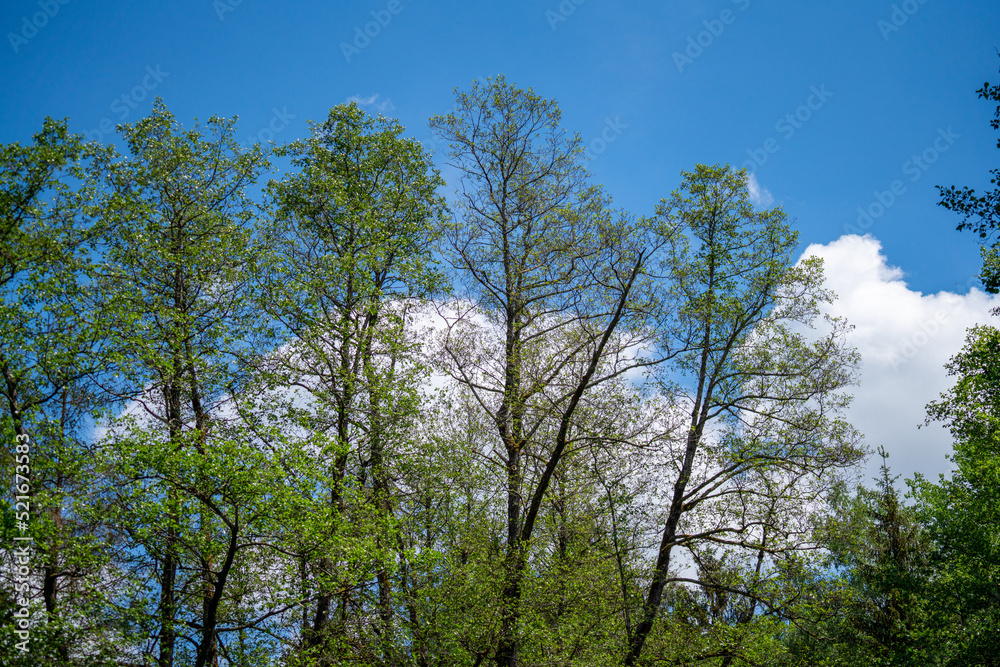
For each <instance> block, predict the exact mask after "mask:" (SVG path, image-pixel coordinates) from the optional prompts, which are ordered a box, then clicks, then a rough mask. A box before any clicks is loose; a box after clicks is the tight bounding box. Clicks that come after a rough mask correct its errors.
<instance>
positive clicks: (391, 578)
mask: <svg viewBox="0 0 1000 667" xmlns="http://www.w3.org/2000/svg"><path fill="white" fill-rule="evenodd" d="M311 131H312V134H311V136H310V137H309V138H308V139H304V140H301V141H296V142H293V143H291V144H289V145H288V146H285V147H282V148H279V149H278V150H277V151H276V153H277V154H278V155H279V156H281V157H290V158H291V159H292V165H293V166H294V167H295V168H296V171H293V172H292V173H291V174H289V175H288V176H286V177H285V178H284V179H283V180H281V181H280V182H272V183H271V185H270V198H271V202H272V204H273V208H274V212H275V216H274V222H273V224H272V225H271V226H270V227H269V230H268V245H269V246H270V247H271V248H272V254H271V255H270V258H269V262H268V263H269V271H268V273H267V274H266V275H264V276H262V277H261V281H262V282H263V283H265V285H264V287H265V294H266V295H267V296H266V300H265V301H264V302H263V307H264V309H265V310H266V311H267V312H268V313H269V314H270V315H271V317H273V318H274V319H275V321H276V323H277V324H278V325H279V326H280V329H281V332H282V335H283V336H284V337H285V339H286V340H287V343H286V345H284V346H283V347H282V348H281V349H280V350H277V351H275V352H274V353H273V354H270V355H269V356H268V361H267V366H268V373H269V375H270V377H271V382H272V386H274V387H275V388H281V387H289V386H291V387H296V388H298V389H299V390H301V393H302V394H303V396H304V397H307V399H306V401H303V400H301V399H299V398H291V399H289V397H288V396H287V395H286V396H285V397H284V399H283V400H284V401H285V402H286V404H287V406H288V408H287V415H286V419H287V422H286V423H289V422H290V423H291V424H294V425H295V427H296V429H297V431H296V435H295V436H294V439H295V440H298V441H299V442H301V441H303V440H305V441H307V442H313V443H318V442H322V443H323V445H322V446H321V449H320V451H319V453H318V454H317V455H314V456H311V457H309V456H306V457H303V458H301V459H299V463H300V464H301V463H305V464H306V465H307V466H308V469H307V470H294V469H289V471H288V472H289V474H290V475H300V476H302V475H304V476H305V479H308V480H311V481H312V482H313V483H314V484H313V490H312V491H310V490H308V489H304V491H305V493H306V494H307V496H308V497H309V501H308V502H307V503H306V505H305V506H307V507H312V508H314V512H307V513H303V515H302V518H301V521H302V522H303V523H304V524H305V525H304V526H303V530H302V534H304V535H309V536H310V538H311V539H309V540H306V541H304V542H302V543H300V544H299V545H298V546H297V547H296V549H297V558H300V559H301V561H302V565H303V567H304V569H305V572H306V576H305V578H304V586H305V587H306V588H307V589H308V592H310V593H311V594H313V595H314V597H315V606H314V608H313V610H312V619H311V621H310V622H309V624H308V626H309V627H305V628H303V635H304V640H305V641H304V649H303V653H302V655H301V656H300V657H302V659H303V660H307V661H308V660H315V662H313V663H310V664H328V663H331V662H334V661H335V660H336V659H338V657H344V656H345V655H347V654H349V653H352V652H355V651H360V652H362V653H364V652H365V651H371V652H372V653H373V654H374V655H377V656H378V657H379V659H381V660H383V661H384V662H385V663H386V664H398V661H399V659H400V656H399V655H397V654H398V653H400V652H401V651H402V647H403V645H404V644H405V642H406V641H407V639H404V638H402V637H400V636H398V626H399V619H398V618H397V616H398V613H399V612H398V609H399V601H398V598H399V596H400V594H405V591H401V590H400V589H399V587H400V586H403V587H406V586H408V585H409V582H407V581H405V580H403V581H399V580H398V576H399V573H397V572H396V569H395V563H396V562H397V556H398V558H400V559H405V558H406V555H405V554H397V551H398V549H397V545H398V544H399V543H400V542H401V541H402V537H401V535H400V534H399V532H398V531H399V527H398V526H397V524H396V522H397V518H396V513H397V507H396V505H397V503H398V502H400V500H399V499H398V498H397V497H396V496H397V492H396V489H395V488H394V483H395V482H396V481H398V480H399V477H400V476H399V475H398V474H396V473H397V472H398V471H399V466H398V462H401V461H402V460H405V459H406V458H407V457H408V455H409V451H408V449H409V447H411V446H412V443H413V442H414V441H415V437H414V435H413V434H412V432H411V429H412V428H413V425H414V420H415V418H416V416H417V414H418V412H419V401H420V396H419V394H418V393H417V387H418V386H419V384H420V383H421V382H422V378H423V375H424V374H425V372H424V368H423V365H422V364H420V363H419V362H418V359H417V352H418V351H419V349H418V345H417V344H416V342H415V341H414V340H413V338H412V333H411V331H412V323H413V317H414V309H415V307H416V306H417V305H418V304H419V302H420V300H421V299H422V298H424V297H426V296H428V295H430V294H433V293H436V292H438V291H440V290H441V289H442V288H443V286H444V282H443V276H442V274H441V272H440V271H439V270H437V268H436V267H435V265H434V262H433V259H432V256H431V244H432V242H433V239H434V236H435V233H436V230H437V229H438V228H439V227H440V224H441V220H442V218H443V216H444V203H443V200H442V199H441V198H440V197H439V196H438V195H437V194H436V189H437V188H438V187H439V186H440V185H442V184H443V183H442V181H441V179H440V176H439V175H438V173H437V171H436V170H435V169H434V168H433V167H432V165H431V162H430V159H429V157H428V155H427V154H426V153H425V152H424V150H423V148H422V147H421V145H420V144H419V143H418V142H417V141H415V140H413V139H406V138H404V137H402V136H401V135H402V132H403V128H402V127H401V126H400V125H399V124H398V123H397V122H395V121H390V120H388V119H385V118H382V117H381V116H380V117H379V118H371V117H369V116H368V115H367V114H366V113H365V112H363V111H362V110H361V109H359V108H358V106H357V105H356V104H354V103H352V104H350V105H340V106H337V107H334V108H333V109H331V110H330V113H329V116H328V118H327V119H326V121H324V122H323V123H317V124H312V126H311ZM279 400H282V399H279ZM288 446H292V447H295V446H297V445H296V444H295V443H294V442H292V443H286V444H284V445H282V447H288ZM310 471H312V472H310ZM305 486H306V487H308V483H307V484H306V485H305ZM316 489H323V491H322V493H323V494H325V498H323V497H317V496H316V494H315V493H314V491H315V490H316ZM299 511H301V508H299ZM404 562H405V560H404ZM372 578H373V579H374V586H371V583H372V582H371V579H372ZM372 590H375V591H376V594H375V599H374V600H371V599H370V597H369V595H370V591H372ZM338 591H339V593H338ZM368 613H372V614H373V615H374V616H375V617H376V618H377V619H378V620H377V621H376V622H375V623H374V624H373V625H374V628H375V630H374V635H375V636H374V637H372V636H370V634H371V630H369V627H370V626H369V624H368V618H367V614H368ZM411 620H412V619H411ZM353 624H356V625H354V627H355V628H356V630H355V629H351V628H349V626H351V625H353ZM355 632H356V633H357V635H359V636H360V637H363V639H360V641H358V642H357V644H360V645H361V648H359V647H358V646H357V645H353V646H352V645H350V644H351V640H349V637H348V636H349V635H352V634H354V633H355Z"/></svg>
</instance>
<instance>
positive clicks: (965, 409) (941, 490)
mask: <svg viewBox="0 0 1000 667" xmlns="http://www.w3.org/2000/svg"><path fill="white" fill-rule="evenodd" d="M947 369H948V373H949V375H952V376H955V377H956V382H955V385H954V387H953V388H952V389H950V390H949V391H947V392H945V393H944V394H942V395H941V398H940V399H939V400H937V401H934V402H932V403H930V404H929V405H928V406H927V414H928V421H930V420H935V421H941V422H943V423H945V424H946V425H947V426H948V428H949V429H950V431H951V434H952V437H953V439H954V444H953V447H954V454H953V455H952V457H951V459H952V462H953V463H954V465H955V468H956V469H955V471H954V472H953V473H952V475H951V479H947V478H945V477H944V476H943V475H942V476H941V478H940V480H939V481H938V483H937V484H932V483H930V482H928V481H926V480H924V479H922V478H921V477H919V476H918V477H917V479H916V482H915V484H914V486H915V487H916V490H917V491H918V492H919V493H920V498H921V500H922V502H923V506H924V512H923V518H924V520H925V521H927V522H928V525H929V529H930V535H931V537H932V538H933V540H934V541H935V543H936V545H937V549H936V553H935V558H934V561H933V565H934V573H933V584H932V593H933V594H934V598H935V608H936V610H937V611H938V612H939V613H938V614H937V615H936V619H935V625H936V626H937V628H938V632H937V633H936V635H932V637H933V638H934V641H936V642H937V643H939V644H940V645H941V646H945V647H948V651H947V652H946V656H947V660H945V661H944V664H948V665H989V664H995V660H996V646H997V645H996V637H997V633H998V632H1000V596H998V594H997V591H998V590H1000V588H998V586H1000V547H998V545H1000V330H998V329H997V328H996V327H990V326H977V327H973V328H972V329H970V330H969V332H968V335H967V337H966V342H965V347H963V349H962V351H961V352H959V353H958V354H957V355H955V356H954V357H952V359H951V361H950V363H949V364H948V365H947Z"/></svg>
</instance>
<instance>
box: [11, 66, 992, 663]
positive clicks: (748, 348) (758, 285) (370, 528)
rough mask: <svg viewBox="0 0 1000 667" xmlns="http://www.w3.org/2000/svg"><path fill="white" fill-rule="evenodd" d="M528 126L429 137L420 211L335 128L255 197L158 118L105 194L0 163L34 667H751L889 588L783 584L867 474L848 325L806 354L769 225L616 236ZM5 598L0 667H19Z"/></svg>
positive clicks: (503, 105)
mask: <svg viewBox="0 0 1000 667" xmlns="http://www.w3.org/2000/svg"><path fill="white" fill-rule="evenodd" d="M560 123H561V116H560V112H559V108H558V105H557V104H556V103H555V102H554V101H552V100H546V99H544V98H542V97H540V96H538V95H536V94H535V93H534V92H533V91H531V90H530V89H529V90H524V89H521V88H518V87H517V86H514V85H511V84H508V83H507V82H506V81H505V80H504V79H503V78H502V77H499V78H497V79H494V80H490V81H487V82H486V83H476V84H474V86H473V87H472V88H471V89H470V90H469V91H467V92H463V93H459V94H458V99H457V105H456V110H455V111H454V112H453V113H451V114H448V115H445V116H440V117H435V118H434V119H432V121H431V124H432V127H433V129H434V130H435V131H436V132H437V133H438V134H439V135H440V136H442V137H443V138H444V139H446V140H448V141H449V142H450V151H449V155H450V159H451V166H452V167H454V168H455V169H456V170H457V172H458V174H459V176H460V178H461V182H460V183H458V185H459V187H460V188H461V189H460V192H459V195H458V198H457V199H458V201H457V202H456V204H455V206H454V210H453V211H448V210H447V209H446V206H445V202H444V199H443V198H442V197H441V195H440V194H439V191H440V188H441V187H442V186H443V185H444V183H443V181H442V179H441V177H440V175H439V173H438V172H437V170H436V169H435V168H434V165H433V163H432V161H431V158H430V156H429V155H428V154H427V153H426V152H425V151H424V150H423V148H422V147H421V146H420V144H419V143H418V142H416V141H415V140H413V139H409V138H407V137H405V136H404V133H403V128H402V127H401V126H400V125H399V124H398V123H396V122H395V121H392V120H389V119H385V118H382V117H378V118H372V117H369V116H368V115H367V114H365V113H364V112H363V111H362V110H361V109H359V108H358V106H357V105H355V104H351V105H341V106H337V107H334V108H333V109H331V110H330V113H329V116H328V117H327V118H326V119H325V120H324V121H323V122H321V123H313V124H311V128H310V129H311V131H310V136H308V137H306V138H304V139H301V140H298V141H294V142H292V143H290V144H288V145H286V146H279V147H277V148H275V149H274V153H275V154H276V155H278V156H279V157H281V158H287V159H288V160H289V161H290V164H291V167H292V168H291V170H290V171H289V173H287V174H285V175H284V176H283V177H282V178H280V179H275V180H271V181H270V182H269V183H268V184H267V185H266V186H264V187H262V186H261V181H262V179H264V178H266V177H267V176H269V169H270V165H269V163H268V158H267V156H266V155H265V153H264V151H263V150H262V149H261V148H260V147H259V146H253V147H250V148H243V147H240V146H239V145H238V144H237V143H236V141H235V140H234V136H235V121H233V120H227V119H221V118H211V119H209V121H208V122H207V123H206V124H204V125H195V127H194V128H193V129H185V128H183V127H182V126H181V125H180V124H179V123H178V122H177V121H176V119H175V118H174V116H173V115H172V114H171V113H170V112H169V110H168V109H167V108H166V106H165V105H164V104H163V102H162V101H159V100H158V101H157V102H156V103H155V104H154V107H153V111H152V113H151V114H150V115H149V116H148V117H147V118H144V119H141V120H139V121H138V122H136V123H134V124H126V125H122V126H121V127H120V129H119V131H120V133H121V135H122V138H123V139H124V143H125V145H126V146H127V154H126V155H124V156H121V155H117V154H115V153H114V152H113V151H111V150H110V149H103V148H100V147H96V146H87V145H84V144H83V143H82V142H81V141H80V139H79V138H78V137H72V136H71V135H69V134H68V133H67V131H66V129H65V125H64V124H60V123H56V122H54V121H47V122H46V124H45V126H44V128H43V131H42V132H41V133H40V134H39V135H38V136H37V137H36V139H35V143H34V145H30V146H26V147H21V146H19V145H16V144H14V145H10V146H5V147H3V153H2V158H3V166H4V171H3V176H2V179H3V180H2V181H0V184H2V188H0V206H2V208H0V212H2V214H3V219H2V225H3V226H2V227H0V232H2V234H0V241H2V246H0V249H2V257H0V260H2V262H3V265H2V268H3V273H2V274H0V276H2V277H3V279H4V281H5V282H3V288H4V295H5V301H4V303H3V311H2V312H0V326H2V327H3V331H2V333H3V338H2V340H0V354H2V358H0V362H2V370H3V373H4V377H3V383H2V384H0V389H2V392H0V393H3V398H4V401H5V406H4V408H5V414H4V422H3V431H4V438H5V446H7V447H8V448H9V443H11V442H13V441H14V440H13V438H14V436H15V435H17V436H20V435H22V434H24V435H27V434H28V432H29V431H30V436H31V439H32V442H33V443H36V444H35V446H36V447H37V449H35V450H34V452H35V453H34V454H33V456H34V457H35V458H34V460H33V462H32V469H33V473H32V474H33V475H34V476H35V480H36V482H35V488H34V490H33V492H32V503H33V512H34V513H33V515H32V523H31V531H32V536H33V537H34V539H35V545H36V551H35V556H36V562H37V563H38V565H37V567H36V571H34V572H33V573H32V575H31V591H30V592H31V594H32V595H31V598H32V605H33V606H32V614H33V616H32V618H31V623H32V628H33V642H34V643H33V646H34V648H35V649H36V653H34V654H33V658H31V659H36V660H37V659H42V660H46V661H48V663H47V664H54V665H64V666H66V667H68V666H69V665H86V664H93V665H98V664H101V665H104V664H136V665H138V664H143V665H152V664H156V665H158V666H160V667H173V666H175V665H176V666H178V667H180V666H181V665H195V666H196V667H202V666H209V665H210V666H212V667H217V666H226V667H229V666H237V665H241V666H242V665H247V666H249V665H279V664H280V665H284V666H286V667H293V666H294V667H320V666H322V665H380V666H382V665H384V666H386V667H389V666H392V667H403V666H410V665H413V666H415V667H416V666H419V667H430V666H431V665H469V666H470V667H472V666H478V665H483V664H488V663H492V664H498V665H518V664H524V665H528V664H550V665H554V664H558V665H584V664H585V665H609V666H610V665H618V664H621V663H622V661H623V660H627V661H628V662H629V664H695V663H696V664H705V665H719V666H720V667H726V666H729V665H739V664H746V665H758V664H765V663H768V662H775V661H778V660H780V659H782V658H783V657H787V658H788V659H789V660H791V659H793V658H797V657H798V656H799V653H796V651H797V649H796V646H798V645H797V644H795V642H796V641H799V640H800V639H801V637H800V636H799V635H797V634H796V633H795V631H794V630H793V629H792V626H790V625H789V623H796V624H798V625H800V626H803V627H804V626H806V625H808V624H809V623H822V622H823V621H824V614H826V613H827V612H829V610H830V606H831V605H833V604H834V603H836V604H839V605H840V607H839V609H840V610H841V611H839V612H838V613H842V614H846V613H847V612H846V611H843V610H851V613H855V612H857V613H856V615H857V616H858V618H861V616H863V614H861V612H859V611H858V610H859V609H862V608H864V609H869V608H868V607H863V606H862V605H861V602H860V600H862V599H863V598H864V599H867V598H865V596H868V597H872V596H876V597H877V595H876V594H877V593H878V591H880V590H882V589H883V588H885V587H887V586H890V587H891V586H895V585H896V584H894V583H892V581H894V580H891V577H890V576H889V575H890V574H891V568H889V565H890V564H891V562H894V561H892V559H891V558H889V559H888V560H886V559H887V558H888V556H886V555H885V553H883V552H880V551H877V552H873V553H869V552H864V551H863V550H861V551H858V550H859V549H861V547H862V546H863V545H861V544H855V543H851V544H850V545H847V544H846V543H845V544H844V545H843V546H842V550H841V551H840V552H837V553H842V554H843V561H842V562H843V563H844V564H843V565H842V567H843V568H847V569H850V568H853V570H852V572H853V571H856V572H857V575H856V582H862V581H863V582H867V583H864V585H861V583H857V585H856V586H855V588H856V589H857V590H858V591H861V593H858V594H857V597H856V598H851V597H850V596H847V595H846V594H845V593H843V590H842V589H841V588H838V586H837V585H836V583H835V582H831V581H828V580H825V579H824V578H823V576H822V573H821V570H820V568H819V564H818V562H817V558H815V557H813V556H810V552H812V551H813V550H814V549H815V548H816V546H817V541H816V539H815V536H814V535H812V533H811V530H810V529H811V523H810V519H811V518H812V516H813V515H814V514H815V512H816V511H817V506H818V500H819V498H820V497H821V496H822V494H823V493H824V492H825V491H827V490H828V489H829V488H830V487H831V485H832V484H833V483H834V482H835V480H836V478H837V474H838V471H839V470H841V469H842V468H844V467H846V466H849V465H851V464H853V463H854V462H856V461H857V460H858V458H859V456H860V455H861V450H860V448H859V445H858V441H857V437H856V434H855V433H854V431H853V429H851V428H850V426H849V425H848V424H846V423H844V422H843V421H842V420H841V418H840V412H841V411H842V409H843V408H844V407H845V406H846V404H847V400H848V399H847V397H846V395H845V394H844V389H845V387H846V386H847V385H849V384H850V383H851V382H852V381H853V378H854V369H855V365H856V363H857V358H856V355H855V354H854V353H853V352H852V351H851V350H850V349H849V348H847V347H846V346H845V344H844V337H843V336H844V333H845V331H846V325H844V323H842V322H839V321H831V322H829V323H828V324H827V325H826V328H825V329H824V330H823V331H822V332H819V333H817V332H816V331H815V330H813V329H810V327H811V325H812V324H813V322H814V321H815V320H816V319H817V318H818V315H819V312H820V308H821V305H822V303H823V302H824V301H827V300H828V299H829V298H831V296H830V295H829V294H828V293H826V292H825V291H824V290H823V289H822V267H821V265H820V264H819V262H818V261H817V260H814V259H806V260H804V261H802V262H800V263H799V264H795V263H794V251H795V244H796V242H797V241H796V236H795V233H794V232H793V231H792V229H791V228H790V226H789V225H788V224H787V222H786V220H785V214H784V212H783V211H781V209H779V208H776V209H771V210H766V211H757V210H755V209H754V208H753V206H752V204H751V202H750V199H749V193H748V191H747V186H746V174H745V173H744V172H741V171H735V170H733V169H731V168H729V167H726V166H714V167H708V166H703V165H698V166H697V167H696V168H695V170H694V171H693V172H690V173H685V174H683V181H682V184H681V186H680V188H679V189H678V190H677V191H675V192H674V193H673V195H672V196H671V198H669V199H667V200H664V201H663V202H662V203H661V205H660V206H659V207H658V208H657V211H656V216H655V217H653V218H636V217H634V216H631V215H629V214H628V213H626V212H623V211H617V210H614V209H613V208H612V207H611V202H610V199H609V198H608V197H607V195H606V194H604V193H603V191H602V190H601V188H600V187H599V186H596V185H594V184H593V183H591V181H590V175H589V174H588V173H587V172H586V170H585V168H584V166H583V163H582V158H583V151H582V145H581V143H580V141H579V137H577V136H576V135H572V134H569V133H566V132H565V131H564V130H563V128H562V127H561V125H560ZM451 283H454V285H455V286H456V287H455V292H452V291H451V287H450V285H451ZM430 323H434V324H433V327H429V326H428V325H429V324H430ZM644 372H645V373H647V374H646V375H644V374H643V373H644ZM95 424H96V425H95ZM977 437H978V436H977ZM5 465H6V464H5ZM5 474H6V473H5ZM983 474H985V473H983ZM976 479H979V478H976ZM983 479H985V478H983ZM890 486H891V485H890ZM894 497H895V496H893V498H894ZM887 499H888V496H879V497H878V498H876V497H875V496H872V497H871V498H868V497H867V496H866V502H869V503H875V504H876V505H877V504H878V503H879V502H882V503H883V505H884V507H885V508H888V509H886V510H885V511H884V512H882V514H878V513H876V514H864V513H863V512H862V510H861V509H857V508H854V509H850V510H849V511H848V510H844V511H845V512H847V513H848V514H850V515H851V516H854V517H861V518H858V522H859V523H858V525H859V526H862V525H863V526H865V527H866V529H867V527H873V528H871V530H873V531H876V532H877V530H876V528H874V527H875V526H882V525H883V524H884V525H886V526H888V525H890V524H892V522H893V521H896V520H897V519H898V518H899V517H904V518H905V517H908V516H909V515H908V514H906V512H905V511H904V510H903V509H902V508H901V507H899V506H898V505H892V506H890V505H887V504H885V503H888V500H887ZM5 502H7V501H6V500H5ZM845 502H846V501H845ZM859 502H860V501H859ZM949 502H950V501H949ZM844 507H847V504H845V505H844ZM851 507H852V508H853V507H854V506H851ZM879 507H882V506H879ZM12 509H13V508H11V507H6V506H5V507H4V510H5V511H4V517H3V524H2V535H3V537H4V538H5V539H9V538H11V537H12V536H13V535H14V534H15V532H16V530H17V524H16V523H15V521H16V519H15V516H14V514H13V513H12ZM890 510H891V511H890ZM879 511H880V512H881V511H882V510H879ZM887 512H888V513H887ZM890 514H891V515H892V516H895V517H897V519H893V518H892V517H890ZM878 517H882V518H878ZM866 521H867V523H865V522H866ZM879 522H882V523H879ZM942 525H944V524H942ZM878 530H881V528H878ZM878 535H881V533H878ZM657 537H659V538H660V539H659V543H660V549H659V551H657V550H656V549H655V547H656V542H657ZM878 539H881V537H879V538H878ZM836 548H841V547H835V549H836ZM859 554H860V555H859ZM671 557H673V560H671ZM851 559H853V560H851ZM13 565H14V564H13V562H12V561H11V559H10V557H9V556H7V557H6V560H5V561H4V562H3V566H2V572H3V573H4V576H5V577H7V578H8V580H9V578H10V576H11V574H10V573H12V572H13V571H14V570H13V569H12V567H13ZM866 568H867V569H866ZM852 576H854V575H852ZM5 583H10V582H9V581H8V582H5ZM10 590H11V588H10V587H9V586H8V587H7V588H5V589H4V590H3V591H2V592H0V656H2V657H0V660H2V661H3V663H4V664H8V663H10V664H20V663H16V662H15V661H17V660H20V661H21V663H25V664H30V659H29V658H28V657H26V656H24V655H21V654H20V652H19V651H17V649H16V648H15V647H14V645H13V640H14V639H15V637H16V635H14V634H13V629H14V628H13V626H12V621H13V617H12V614H13V613H14V611H15V606H14V603H13V600H12V599H11V593H10ZM892 590H893V591H895V590H896V589H895V588H892ZM836 595H841V597H840V598H836ZM892 599H893V600H896V598H892ZM900 599H902V598H900ZM831 600H833V601H834V602H831ZM838 600H839V601H838ZM866 604H867V603H866ZM893 604H896V603H895V602H894V603H893ZM921 608H923V607H921ZM887 610H888V611H891V612H892V613H893V614H896V616H892V618H891V619H890V621H887V622H886V623H888V625H887V626H886V627H890V628H896V629H898V628H897V625H898V624H899V622H902V621H900V619H901V618H902V617H903V616H904V615H905V614H903V612H902V610H901V608H900V607H899V605H898V604H896V606H892V605H889V606H888V607H886V606H884V605H883V606H882V607H878V606H877V605H876V611H877V613H875V612H872V613H874V616H872V615H871V614H869V616H871V618H876V619H878V620H879V622H880V623H881V622H882V621H883V620H885V619H883V617H882V616H878V614H883V612H886V613H888V611H887ZM869 611H870V609H869ZM865 613H867V612H865ZM859 614H860V615H859ZM883 616H885V614H883ZM865 618H868V617H865ZM885 618H889V616H885ZM886 623H883V625H886ZM893 624H896V625H893ZM904 625H905V623H904ZM816 627H819V626H816ZM844 627H847V626H844ZM850 627H851V628H854V629H853V630H852V632H855V635H854V636H856V637H858V636H861V632H862V630H861V629H859V628H863V627H867V626H863V625H861V624H860V621H859V624H855V625H851V626H850ZM880 627H881V626H880ZM906 627H909V626H906ZM869 630H871V628H869V629H868V630H865V632H868V631H869ZM892 632H896V630H895V629H893V630H892ZM869 634H871V635H872V636H875V634H877V633H875V634H873V633H872V632H869ZM890 634H891V633H890ZM897 634H898V633H897ZM893 636H895V635H893ZM879 637H881V635H879ZM879 641H881V639H880V640H879ZM866 650H867V649H866ZM26 661H27V662H26ZM831 664H833V663H831Z"/></svg>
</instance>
